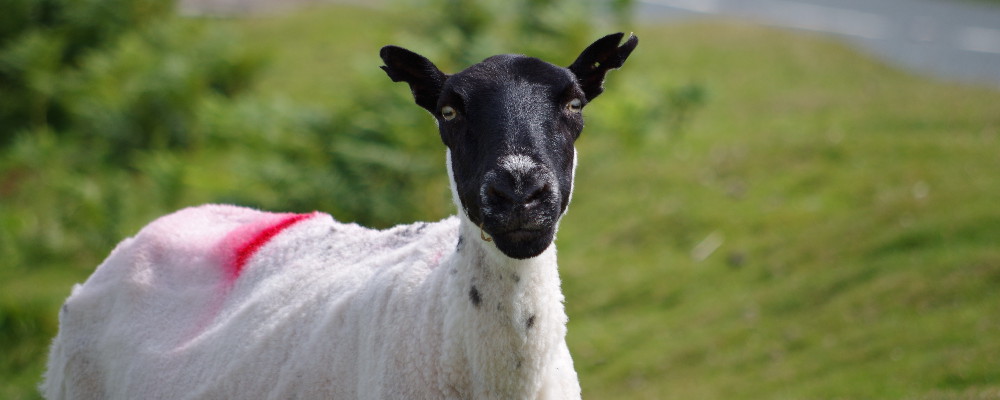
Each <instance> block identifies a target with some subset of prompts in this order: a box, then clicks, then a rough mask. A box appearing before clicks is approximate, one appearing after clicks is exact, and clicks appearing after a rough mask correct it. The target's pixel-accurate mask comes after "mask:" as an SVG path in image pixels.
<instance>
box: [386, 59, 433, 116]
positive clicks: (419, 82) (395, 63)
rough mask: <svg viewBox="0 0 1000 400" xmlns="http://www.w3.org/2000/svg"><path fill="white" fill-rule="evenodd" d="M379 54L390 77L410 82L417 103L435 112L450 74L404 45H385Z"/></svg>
mask: <svg viewBox="0 0 1000 400" xmlns="http://www.w3.org/2000/svg"><path fill="white" fill-rule="evenodd" d="M379 56H381V57H382V61H383V62H385V65H383V66H382V69H383V70H385V73H386V74H387V75H389V79H392V81H393V82H400V81H402V82H406V83H408V84H410V91H411V92H413V99H414V100H416V101H417V105H419V106H421V107H423V108H425V109H427V111H430V112H431V113H432V114H433V113H434V112H435V110H434V109H435V108H436V107H437V101H438V97H440V96H441V88H443V87H444V81H445V80H446V79H448V76H447V75H445V74H444V73H443V72H441V71H440V70H439V69H438V68H437V67H436V66H434V63H432V62H430V60H428V59H427V58H425V57H424V56H422V55H420V54H417V53H414V52H412V51H409V50H407V49H404V48H402V47H397V46H385V47H383V48H382V50H381V51H380V52H379Z"/></svg>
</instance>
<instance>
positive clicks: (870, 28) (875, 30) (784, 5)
mask: <svg viewBox="0 0 1000 400" xmlns="http://www.w3.org/2000/svg"><path fill="white" fill-rule="evenodd" d="M760 3H761V7H760V8H761V9H763V10H764V13H765V14H766V15H772V16H777V20H775V21H772V23H773V24H776V25H782V26H786V27H789V28H797V29H805V30H810V31H817V32H827V33H836V34H841V35H848V36H858V37H862V38H866V39H882V38H885V37H886V36H888V34H889V30H890V29H889V28H890V25H891V24H890V23H889V20H888V19H886V18H885V17H882V16H880V15H878V14H872V13H867V12H863V11H856V10H848V9H843V8H835V7H827V6H819V5H815V4H805V3H799V2H794V1H786V0H765V1H761V2H760Z"/></svg>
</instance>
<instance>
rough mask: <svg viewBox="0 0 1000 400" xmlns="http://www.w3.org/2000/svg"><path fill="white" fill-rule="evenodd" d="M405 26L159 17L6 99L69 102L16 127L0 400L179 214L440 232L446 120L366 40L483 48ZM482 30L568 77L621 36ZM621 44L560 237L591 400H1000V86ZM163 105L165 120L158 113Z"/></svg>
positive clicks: (458, 58)
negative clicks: (330, 220) (96, 281)
mask: <svg viewBox="0 0 1000 400" xmlns="http://www.w3.org/2000/svg"><path fill="white" fill-rule="evenodd" d="M53 3H57V2H53ZM83 3H86V2H81V4H83ZM542 3H544V2H542ZM556 3H558V2H553V4H556ZM435 4H438V6H440V4H450V3H448V2H445V1H441V2H438V3H435ZM539 4H541V3H539ZM413 12H414V11H413V10H411V9H407V10H404V11H403V12H401V13H390V12H387V11H380V10H374V9H368V8H358V7H348V6H328V7H323V8H316V9H309V10H306V11H302V12H296V13H291V14H286V15H279V16H272V17H253V18H246V19H239V20H212V21H191V20H178V19H175V18H173V17H156V18H157V19H156V20H157V21H165V22H163V23H162V24H152V25H153V26H156V27H150V28H142V29H139V28H136V26H131V27H126V28H122V30H121V31H120V32H121V33H115V34H116V35H121V37H122V39H120V40H114V41H111V42H109V43H111V44H109V45H105V46H104V47H90V48H97V49H98V50H94V51H90V52H88V53H86V54H88V55H81V56H79V58H75V59H73V60H75V61H72V62H65V63H61V64H60V63H56V64H52V67H50V70H51V71H57V72H58V73H49V74H47V75H45V76H48V78H45V79H50V78H51V79H50V80H49V81H46V80H45V79H42V80H38V79H35V78H32V79H35V80H33V81H31V82H34V84H35V86H31V85H30V84H25V85H21V86H10V85H7V82H9V81H0V82H2V83H5V86H0V90H3V91H4V92H0V94H2V95H3V96H8V95H7V93H9V92H6V90H8V89H9V88H11V87H16V88H19V89H18V90H24V91H25V92H22V93H30V94H19V95H17V96H29V97H30V96H33V97H31V98H35V99H37V98H43V99H46V100H45V102H43V103H44V104H60V105H59V106H58V107H54V108H49V110H53V111H50V112H48V113H46V115H48V116H49V118H47V119H46V120H43V122H42V123H37V121H39V120H38V119H35V120H34V121H36V123H34V124H27V125H25V126H22V127H19V128H17V129H16V130H9V131H8V130H5V131H3V132H0V133H2V134H3V139H2V140H0V260H3V261H2V263H0V354H3V357H0V398H5V399H6V398H9V399H20V398H34V397H36V396H37V395H36V394H34V392H33V390H34V389H33V387H34V385H35V383H36V382H37V381H38V378H39V376H40V374H41V372H42V370H43V366H44V358H45V351H46V346H47V344H48V341H49V340H50V338H51V337H52V336H53V335H54V334H55V331H56V327H57V321H56V315H57V310H58V307H59V305H60V303H61V301H62V299H64V298H65V296H67V295H68V293H69V290H70V286H71V285H72V283H74V282H80V281H82V280H83V279H86V276H87V275H89V273H90V272H91V271H92V270H93V267H94V266H95V265H97V264H98V263H99V262H100V260H101V258H103V257H104V256H105V255H106V254H107V253H108V252H109V251H110V249H111V248H112V247H113V246H114V243H116V242H117V241H119V240H120V239H122V238H124V237H126V236H129V235H131V234H133V233H134V232H135V231H136V230H137V229H138V228H139V227H141V226H142V225H143V224H145V223H146V222H148V221H149V220H151V219H152V218H155V217H156V216H157V215H161V214H163V213H165V212H168V211H169V210H172V209H175V208H178V207H183V206H186V205H191V204H198V203H202V202H208V201H216V202H222V201H226V202H236V203H240V204H245V205H252V206H259V207H265V208H269V209H276V210H294V211H308V210H311V209H320V210H323V211H328V212H331V213H333V214H334V215H336V216H337V217H338V218H339V219H343V220H357V221H361V222H364V223H367V224H373V225H376V226H386V225H390V224H393V223H399V222H406V221H411V220H414V219H424V220H434V219H438V218H441V217H443V216H445V215H447V214H449V213H451V212H452V208H451V207H450V206H449V205H448V204H447V202H448V199H449V197H448V195H447V183H446V179H447V178H446V177H445V174H444V171H443V164H444V161H443V149H442V148H441V146H440V144H439V143H440V141H439V140H438V138H437V135H436V132H435V131H434V126H433V123H432V121H431V120H430V119H429V118H428V117H427V116H426V115H425V113H424V112H423V111H422V110H420V109H419V108H418V107H416V106H414V105H412V104H411V103H410V99H409V98H408V97H409V93H408V91H407V90H406V88H405V86H403V85H399V84H393V83H391V82H389V81H388V79H386V78H385V77H384V76H383V74H382V72H381V71H380V70H378V68H377V66H378V65H379V63H380V61H379V60H378V58H377V49H378V48H379V47H380V46H381V45H383V44H386V43H396V44H400V45H403V46H406V47H410V48H413V49H415V50H418V51H420V52H422V53H426V54H428V55H430V56H431V58H432V59H434V60H443V61H442V64H443V67H444V68H446V69H448V70H455V69H456V68H457V67H459V66H461V64H462V63H463V62H465V61H464V60H465V57H476V56H478V53H477V54H462V53H460V52H456V49H458V48H461V46H462V45H463V43H464V44H468V43H470V42H464V41H463V40H465V39H463V36H462V35H458V34H454V33H452V34H450V35H451V36H449V38H450V39H448V40H447V41H443V43H434V42H432V39H428V38H432V37H433V36H429V35H430V33H429V32H432V31H433V29H434V27H433V26H420V25H416V24H413V23H412V22H410V20H409V19H408V18H406V17H405V15H406V14H408V13H409V14H411V15H412V13H413ZM479 12H482V11H479ZM488 12H490V13H492V12H498V11H488ZM473 15H474V13H473ZM150 18H153V17H150ZM159 18H167V19H159ZM476 21H479V20H475V19H473V20H472V22H469V24H470V25H468V26H469V27H467V28H466V29H467V30H470V31H475V32H479V33H477V34H475V35H472V36H470V37H474V38H478V39H476V40H477V41H478V42H477V43H476V44H477V45H480V46H482V47H481V48H477V49H476V50H475V51H478V52H487V53H489V52H496V51H518V52H527V53H528V54H533V55H539V56H544V57H545V58H546V59H549V60H551V61H554V62H557V63H562V64H568V63H569V62H571V61H572V57H573V56H574V55H575V53H576V52H577V51H579V50H580V47H581V43H584V44H585V43H586V42H587V40H589V39H593V38H595V37H597V36H598V35H599V34H600V33H603V31H604V30H607V29H593V28H588V26H586V24H584V25H580V23H579V19H578V18H577V17H573V18H568V19H566V20H562V21H557V22H556V23H554V25H555V26H559V27H560V30H559V31H557V32H554V33H551V34H552V35H554V36H552V38H551V39H545V40H539V41H538V42H537V43H535V44H531V43H530V40H529V39H530V37H529V36H525V35H523V34H517V33H512V30H521V29H529V28H525V26H524V25H523V24H521V23H520V22H518V21H517V20H511V21H506V22H504V23H503V24H497V25H475V23H474V22H476ZM478 23H480V24H482V23H484V22H482V21H480V22H478ZM144 24H145V23H144ZM0 26H3V27H5V28H4V29H6V27H7V26H10V25H7V24H0ZM143 26H146V25H143ZM517 27H520V28H518V29H515V28H517ZM631 29H633V30H635V31H636V33H637V35H638V36H640V38H641V43H640V46H639V48H638V49H637V50H636V52H635V53H634V54H633V56H632V58H630V59H629V61H628V63H626V66H625V68H624V69H623V70H622V71H618V72H613V73H611V74H610V76H609V82H608V85H607V86H608V91H607V92H606V93H605V94H604V95H602V96H601V97H600V98H599V99H598V100H596V101H595V102H594V103H593V104H591V105H589V106H588V109H587V110H586V111H585V115H586V117H587V125H588V126H587V129H586V130H585V132H584V134H583V136H582V137H581V139H580V142H579V146H578V148H579V151H580V167H579V170H578V171H577V173H578V177H577V185H576V193H575V195H574V198H573V204H572V206H571V207H570V212H569V214H568V215H567V217H566V218H565V220H564V221H563V223H562V224H561V231H560V234H559V240H558V243H559V251H560V264H561V269H562V275H563V280H564V291H565V295H566V298H567V309H568V312H569V315H570V327H569V344H570V348H571V350H572V352H573V354H574V359H575V361H576V367H577V370H578V371H579V373H580V378H581V383H582V385H583V388H584V395H585V397H587V398H593V399H618V398H623V399H624V398H627V399H635V398H638V399H642V398H648V399H716V398H718V399H722V398H728V399H870V398H879V399H915V400H916V399H920V400H923V399H992V398H997V397H1000V369H998V368H997V367H998V366H1000V290H998V289H1000V248H998V247H997V241H998V238H1000V207H997V206H996V199H998V198H1000V174H996V173H995V172H994V171H998V170H1000V157H998V156H997V149H998V148H1000V113H998V112H997V107H996V104H1000V93H998V92H996V91H991V90H986V89H979V88H975V87H971V86H961V85H955V84H945V83H939V82H933V81H929V80H926V79H923V78H920V77H916V76H912V75H908V74H905V73H901V72H899V71H897V70H895V69H892V68H889V67H887V66H885V65H882V64H881V63H878V62H875V61H872V60H871V59H869V58H867V57H864V56H861V55H859V54H858V53H857V52H855V51H853V50H850V49H848V48H846V47H845V46H843V45H840V44H837V43H835V42H831V41H828V40H825V39H820V38H817V37H812V36H806V35H801V34H791V33H785V32H780V31H774V30H770V29H765V28H759V27H752V26H744V25H736V24H718V23H699V24H684V25H676V26H666V27H647V26H639V27H632V28H631ZM619 30H621V28H619ZM52 32H53V31H52V30H47V31H44V32H42V33H33V34H32V35H33V36H32V37H35V38H34V39H32V38H29V39H24V37H22V36H18V37H21V38H22V39H18V40H20V41H19V42H18V43H26V44H21V45H18V47H17V48H18V49H22V50H20V51H21V52H20V53H17V52H14V51H11V50H10V49H11V48H13V47H11V46H13V45H11V43H14V42H13V41H12V39H9V37H11V36H10V35H8V33H7V31H0V34H3V35H8V36H3V38H4V41H2V42H0V79H13V78H9V77H11V76H14V77H18V76H23V75H16V74H13V75H12V74H11V72H10V71H15V72H16V71H38V70H37V69H35V68H21V69H12V68H13V67H11V65H14V64H12V61H10V60H11V57H14V56H12V55H11V54H24V55H31V54H34V55H45V54H48V53H46V52H48V51H54V50H45V49H51V48H52V47H51V46H54V45H53V44H51V43H50V42H48V41H47V40H45V39H46V38H48V36H46V35H53V34H54V33H52ZM116 32H118V31H116ZM497 32H501V33H504V32H506V33H505V34H500V33H497ZM234 35H236V36H234ZM560 35H563V36H560ZM560 37H562V38H563V39H565V40H566V41H567V42H568V43H571V44H570V45H566V46H565V47H563V46H557V45H553V44H552V43H559V42H558V40H557V39H558V38H560ZM150 38H152V39H150ZM206 38H208V39H211V40H208V39H206ZM233 38H238V39H233ZM487 38H502V39H490V40H495V42H489V40H487ZM526 38H528V39H526ZM235 40H238V41H235ZM22 41H23V42H22ZM57 42H58V41H57ZM515 45H517V46H524V47H514V46H515ZM533 46H537V47H533ZM265 56H266V57H265ZM435 56H436V57H435ZM213 57H214V58H213ZM213 59H219V60H221V61H219V63H218V64H214V65H216V66H217V68H237V69H235V70H231V71H230V72H226V73H221V74H219V73H216V72H213V71H217V70H216V69H213V68H210V67H207V66H206V65H208V64H212V63H211V62H209V63H208V64H205V63H204V61H205V60H209V61H210V60H213ZM21 60H44V58H43V57H41V56H39V57H27V58H25V57H22V58H21ZM60 60H63V61H65V60H66V58H65V57H61V58H60ZM191 60H202V61H201V62H199V63H192V61H191ZM265 60H266V61H265ZM39 62H40V61H39ZM171 65H173V67H170V66H171ZM195 65H197V67H196V66H195ZM15 66H16V65H15ZM171 68H173V69H171ZM178 71H179V72H178ZM3 74H6V75H3ZM234 74H235V75H234ZM37 75H38V74H36V76H37ZM53 76H55V77H56V78H58V77H67V78H66V79H65V80H63V79H56V78H52V77H53ZM69 77H72V79H70V78H69ZM171 77H172V78H171ZM213 77H215V78H213ZM220 77H235V78H238V79H236V80H233V81H218V80H217V79H218V78H220ZM213 79H214V80H213ZM27 81H28V80H23V81H21V82H27ZM39 82H41V83H39ZM45 82H52V83H45ZM192 82H193V83H192ZM142 87H147V89H141V90H140V89H136V90H135V91H131V92H130V91H123V90H120V89H121V88H142ZM180 88H184V89H183V90H181V89H180ZM178 91H179V92H178ZM132 93H135V94H136V96H138V97H127V98H115V97H114V96H131V95H132ZM144 93H145V94H146V97H143V96H142V94H144ZM159 93H168V94H170V95H159ZM149 94H157V95H156V96H152V98H153V99H155V98H160V97H166V98H167V99H168V100H170V102H168V103H167V104H165V105H164V104H156V105H157V106H159V107H165V108H153V110H154V111H148V110H147V109H146V108H143V107H152V105H148V104H153V103H148V104H147V103H143V102H142V101H139V100H142V99H147V98H149V97H150V95H149ZM171 96H179V97H171ZM0 97H2V96H0ZM2 98H4V99H7V98H9V97H2ZM23 98H27V97H23ZM87 99H91V100H87ZM136 99H139V100H136ZM84 100H87V101H84ZM150 101H152V99H150ZM6 104H7V103H0V108H3V110H0V111H3V112H8V111H10V110H16V109H15V108H12V107H7V105H6ZM34 104H38V103H34ZM143 104H147V105H143ZM86 107H91V108H86ZM116 107H117V108H116ZM128 107H132V108H128ZM136 107H138V109H136ZM35 110H37V108H36V109H35ZM88 110H124V111H120V112H118V113H111V112H107V111H101V112H99V113H93V112H91V111H88ZM163 110H173V111H176V112H177V114H171V115H175V117H172V119H171V120H170V121H174V122H176V121H181V122H183V127H184V129H177V130H169V129H172V128H169V127H170V126H172V125H166V126H165V125H163V124H165V122H163V121H162V120H158V119H156V118H153V117H156V116H162V115H165V114H168V113H166V112H165V111H163ZM142 112H146V114H147V115H150V117H149V118H148V119H138V120H131V119H130V118H133V116H134V115H137V114H136V113H140V115H141V113H142ZM7 115H8V114H0V117H3V118H7ZM34 115H38V114H34ZM55 116H59V117H58V118H55ZM136 121H139V122H136ZM130 124H132V125H130ZM143 124H147V125H143ZM10 126H12V125H10V124H7V123H5V124H4V125H3V127H4V129H7V128H8V127H10ZM130 126H143V127H146V128H143V129H142V130H140V129H134V130H128V129H133V128H129V127H130ZM119 128H120V129H121V130H118V131H116V132H119V133H114V134H113V132H112V130H114V129H119ZM147 128H148V129H147ZM147 131H148V132H150V133H149V135H154V136H149V139H148V142H144V143H147V144H145V145H143V144H135V143H132V142H127V141H129V140H135V139H136V137H144V136H141V135H143V134H145V132H147ZM129 132H131V133H129ZM171 132H175V133H176V134H184V135H186V136H184V137H185V138H187V139H184V140H180V141H171V139H169V138H174V137H176V136H171V135H174V134H175V133H171ZM95 135H109V136H107V137H105V136H95ZM137 135H139V136H137ZM155 135H163V136H155ZM98 138H99V139H98ZM116 139H120V140H124V141H126V142H123V143H124V144H122V145H120V146H119V147H114V146H112V144H113V143H115V142H114V140H116ZM368 182H373V183H368ZM353 193H358V194H357V195H355V194H353Z"/></svg>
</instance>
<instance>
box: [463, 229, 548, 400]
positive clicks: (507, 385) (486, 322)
mask: <svg viewBox="0 0 1000 400" xmlns="http://www.w3.org/2000/svg"><path fill="white" fill-rule="evenodd" d="M459 232H460V238H459V243H458V245H457V248H456V252H455V255H454V258H453V261H454V263H453V264H452V265H451V268H452V269H451V271H450V275H451V279H450V284H451V293H452V296H453V297H452V299H451V300H452V301H451V308H452V309H451V310H450V314H451V317H450V318H449V320H450V321H451V323H450V324H449V325H451V328H453V329H456V330H458V332H453V333H455V334H456V337H460V338H461V343H460V344H459V345H458V346H459V348H458V349H455V350H457V352H458V353H460V354H452V356H457V357H458V358H459V363H464V364H466V367H467V368H468V370H469V371H471V372H472V374H471V376H470V379H471V380H472V381H471V382H468V386H469V387H472V388H473V393H469V394H470V395H472V397H473V398H530V397H533V394H534V393H536V392H537V391H538V389H539V387H540V386H541V380H540V378H539V377H540V376H542V375H543V372H544V371H545V370H546V369H547V365H546V363H547V362H548V360H550V359H551V358H552V357H551V353H552V352H554V351H557V350H556V349H557V347H558V343H560V342H561V341H562V340H563V338H564V337H565V333H566V328H565V324H566V314H565V312H564V310H563V305H562V300H563V296H562V292H561V291H560V289H559V275H558V271H557V268H556V255H555V248H554V245H553V246H550V247H549V249H547V250H546V251H545V252H543V253H542V254H541V255H539V256H537V257H534V258H531V259H528V260H515V259H511V258H508V257H506V256H504V255H503V254H502V253H500V252H499V251H498V250H497V249H496V247H495V246H494V245H493V244H492V243H491V242H489V241H488V239H489V238H488V237H485V236H483V233H482V232H481V231H480V229H479V227H477V226H474V225H473V224H472V223H471V222H469V221H468V220H467V219H465V218H462V224H461V228H460V230H459Z"/></svg>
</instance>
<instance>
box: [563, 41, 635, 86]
mask: <svg viewBox="0 0 1000 400" xmlns="http://www.w3.org/2000/svg"><path fill="white" fill-rule="evenodd" d="M624 36H625V34H624V33H621V32H619V33H612V34H610V35H608V36H605V37H602V38H600V39H597V41H596V42H594V43H593V44H591V45H590V46H587V48H586V49H584V50H583V53H580V56H579V57H577V59H576V61H574V62H573V64H572V65H570V66H569V70H570V72H573V75H576V80H577V82H579V83H580V88H582V89H583V93H584V94H585V95H586V96H587V100H588V101H590V100H592V99H593V98H595V97H597V95H599V94H601V93H602V92H604V76H605V75H607V73H608V71H610V70H613V69H618V68H620V67H621V66H622V64H624V63H625V59H626V58H628V56H629V54H632V50H635V46H636V45H638V44H639V38H637V37H636V36H635V35H631V34H630V35H629V38H628V40H626V41H625V43H624V44H622V45H621V46H619V45H618V44H619V43H621V41H622V38H623V37H624Z"/></svg>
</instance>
